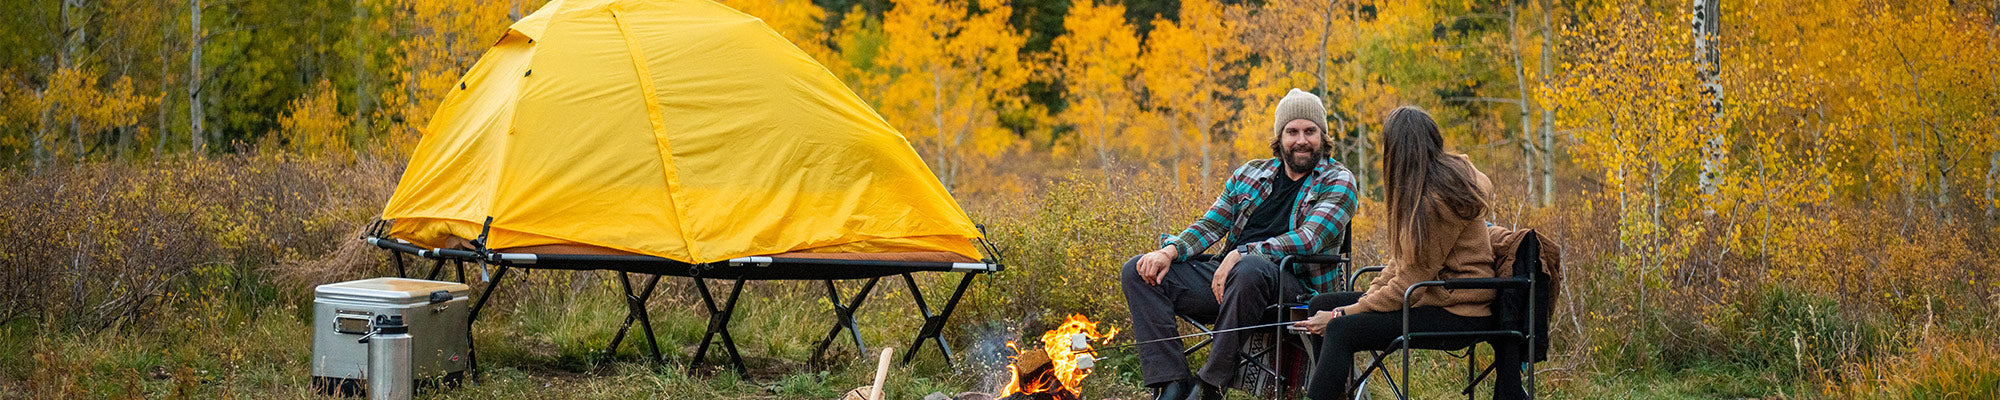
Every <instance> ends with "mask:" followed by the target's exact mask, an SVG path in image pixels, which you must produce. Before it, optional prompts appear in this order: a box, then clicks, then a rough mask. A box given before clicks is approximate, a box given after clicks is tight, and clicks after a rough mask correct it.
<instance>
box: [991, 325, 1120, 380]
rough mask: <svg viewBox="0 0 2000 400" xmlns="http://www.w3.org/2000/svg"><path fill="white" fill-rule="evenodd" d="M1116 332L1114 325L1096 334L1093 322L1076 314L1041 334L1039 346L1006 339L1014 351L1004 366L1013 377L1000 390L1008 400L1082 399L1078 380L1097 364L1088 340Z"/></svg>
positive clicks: (1108, 336) (1105, 337) (1104, 339)
mask: <svg viewBox="0 0 2000 400" xmlns="http://www.w3.org/2000/svg"><path fill="white" fill-rule="evenodd" d="M1116 334H1118V329H1117V328H1109V329H1108V330H1107V331H1105V332H1103V333H1099V332H1098V331H1097V323H1096V322H1091V321H1090V319H1088V318H1084V317H1083V315H1081V314H1077V315H1070V316H1069V319H1068V320H1065V321H1063V324H1062V326H1058V327H1056V329H1054V330H1050V331H1048V332H1047V333H1043V334H1042V348H1040V349H1028V350H1022V349H1021V348H1020V347H1017V346H1015V345H1014V342H1007V347H1008V348H1012V349H1014V354H1015V356H1014V363H1013V364H1009V365H1007V370H1008V372H1010V375H1012V376H1013V377H1012V378H1011V379H1010V380H1009V381H1008V382H1007V388H1006V389H1005V390H1004V391H1002V392H1000V393H1002V394H1003V395H1004V396H1007V397H1006V398H1009V399H1054V400H1078V399H1082V398H1083V390H1082V386H1081V385H1080V383H1081V382H1082V381H1083V378H1084V377H1085V376H1090V370H1091V368H1093V367H1096V365H1097V351H1096V350H1095V349H1093V348H1091V345H1090V342H1091V341H1092V340H1097V341H1108V340H1111V336H1112V335H1116Z"/></svg>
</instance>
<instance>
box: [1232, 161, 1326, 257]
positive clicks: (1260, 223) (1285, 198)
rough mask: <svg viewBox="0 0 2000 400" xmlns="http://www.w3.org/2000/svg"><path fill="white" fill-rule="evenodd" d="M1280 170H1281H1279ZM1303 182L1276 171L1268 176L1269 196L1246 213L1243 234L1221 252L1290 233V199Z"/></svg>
mask: <svg viewBox="0 0 2000 400" xmlns="http://www.w3.org/2000/svg"><path fill="white" fill-rule="evenodd" d="M1279 168H1281V169H1282V168H1284V167H1282V166H1281V167H1279ZM1305 181H1306V180H1305V179H1297V180H1294V179H1292V176H1291V174H1287V173H1285V171H1282V170H1280V171H1278V174H1277V176H1273V177H1271V193H1269V194H1266V195H1264V202H1263V203H1262V204H1258V205H1257V209H1256V210H1254V211H1251V212H1250V219H1249V220H1248V221H1244V224H1245V226H1244V227H1243V234H1242V235H1240V236H1239V237H1237V238H1236V239H1237V241H1236V242H1235V243H1230V244H1229V247H1226V248H1224V251H1225V252H1227V251H1229V250H1235V249H1236V247H1237V246H1241V245H1243V244H1245V243H1256V242H1261V241H1264V240H1265V239H1270V238H1273V237H1277V236H1278V235H1283V234H1285V233H1286V232H1291V231H1292V211H1293V209H1295V208H1296V207H1293V206H1294V205H1296V204H1295V203H1294V202H1293V200H1296V197H1297V196H1298V194H1299V187H1300V186H1304V184H1305Z"/></svg>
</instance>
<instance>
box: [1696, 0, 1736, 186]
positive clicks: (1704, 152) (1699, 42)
mask: <svg viewBox="0 0 2000 400" xmlns="http://www.w3.org/2000/svg"><path fill="white" fill-rule="evenodd" d="M1719 1H1720V0H1694V13H1693V14H1694V19H1693V21H1692V22H1693V24H1694V49H1695V61H1696V62H1695V65H1696V71H1695V72H1696V73H1697V74H1699V75H1700V76H1701V96H1702V98H1703V100H1704V101H1705V102H1706V103H1707V105H1708V111H1709V116H1708V121H1706V122H1704V123H1702V124H1700V125H1699V126H1698V128H1699V129H1697V130H1696V132H1699V133H1700V134H1701V135H1702V136H1703V137H1704V138H1703V143H1702V147H1701V175H1700V177H1699V178H1700V179H1699V181H1700V183H1701V193H1702V195H1704V196H1714V195H1715V193H1716V188H1717V187H1719V186H1721V185H1722V181H1723V178H1722V173H1723V170H1722V164H1723V162H1724V161H1725V160H1726V159H1727V158H1728V149H1729V148H1728V146H1729V142H1728V138H1727V137H1724V136H1723V132H1722V129H1721V127H1719V126H1716V125H1718V123H1719V122H1720V121H1721V120H1722V82H1721V81H1722V66H1721V64H1720V62H1721V53H1720V52H1719V51H1717V49H1716V43H1715V38H1716V37H1717V36H1718V32H1720V28H1721V27H1719V26H1716V25H1717V24H1719V23H1720V21H1721V20H1722V19H1721V17H1720V16H1719V15H1718V11H1717V10H1718V9H1719V8H1720V5H1719V4H1718V2H1719ZM1712 201H1713V198H1710V199H1705V201H1703V202H1702V206H1701V207H1702V213H1704V214H1711V215H1712V214H1714V213H1715V211H1714V208H1713V207H1712V206H1711V205H1710V203H1711V202H1712Z"/></svg>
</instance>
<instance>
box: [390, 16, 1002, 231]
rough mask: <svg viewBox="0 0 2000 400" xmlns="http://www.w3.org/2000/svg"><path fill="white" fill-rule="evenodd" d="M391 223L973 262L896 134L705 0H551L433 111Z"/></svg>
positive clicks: (771, 34) (802, 57)
mask: <svg viewBox="0 0 2000 400" xmlns="http://www.w3.org/2000/svg"><path fill="white" fill-rule="evenodd" d="M382 215H383V218H384V219H390V220H393V221H394V224H393V226H392V230H391V231H390V232H389V233H390V235H391V236H394V237H396V238H400V239H403V240H407V241H409V242H411V243H414V244H416V245H418V246H422V247H428V248H452V247H458V246H459V245H461V244H463V241H464V240H467V239H472V238H476V237H478V236H479V234H480V232H481V229H482V223H483V222H484V221H485V220H486V218H487V217H489V216H490V217H492V225H491V229H492V234H491V237H490V239H489V241H490V242H489V243H487V247H488V248H492V249H532V250H535V252H543V253H573V254H575V253H582V254H632V255H647V256H656V257H662V258H667V259H671V260H675V261H680V262H686V263H691V264H702V263H713V262H719V261H725V260H731V259H736V258H740V257H746V256H764V255H777V254H787V253H790V254H798V253H815V254H827V253H840V254H847V255H853V254H888V255H897V254H900V255H905V257H903V258H900V259H924V260H949V261H971V260H974V259H978V258H980V257H979V254H978V251H977V250H976V249H975V247H974V245H973V243H972V242H971V241H972V240H974V239H978V238H979V237H980V234H979V232H978V230H977V229H976V228H975V227H974V226H973V224H972V222H971V220H970V219H969V218H968V217H966V215H965V212H964V210H962V209H960V208H959V206H958V204H957V203H956V202H955V201H954V200H953V199H952V197H951V194H950V193H948V192H946V191H945V189H944V187H943V186H942V185H940V184H939V183H938V181H937V179H936V178H935V177H934V176H933V175H932V174H931V171H930V169H929V168H928V167H926V166H925V165H924V163H923V160H921V159H919V158H918V157H917V154H916V151H915V150H914V149H912V148H911V146H910V144H909V142H908V141H907V140H905V139H904V138H903V136H902V135H901V134H899V133H897V132H896V130H895V129H894V128H892V127H890V125H889V124H888V123H887V122H886V121H884V120H883V119H882V117H881V116H880V115H878V114H876V113H875V111H874V110H873V109H871V108H870V107H869V106H868V104H867V103H866V102H864V101H863V100H862V99H861V98H860V97H858V96H855V94H854V93H853V92H852V91H849V90H848V89H847V87H846V86H845V85H843V84H842V83H841V82H840V80H839V79H838V78H837V77H835V76H834V75H833V74H832V73H831V72H829V71H827V69H826V68H825V67H824V66H822V65H820V64H819V63H818V62H817V61H815V60H813V58H812V57H811V56H809V55H807V54H806V53H805V52H803V51H801V50H799V48H798V47H797V46H794V45H793V44H791V42H788V41H786V40H785V39H784V38H783V37H781V36H779V34H778V33H777V32H775V31H772V30H771V29H770V28H769V27H767V26H765V24H764V23H763V22H762V21H760V20H758V19H757V18H755V17H752V16H749V15H746V14H743V13H741V12H738V11H736V10H734V9H731V8H729V7H727V6H724V5H721V4H717V3H715V2H712V1H709V0H653V1H639V0H555V1H552V2H550V3H549V4H548V5H546V6H544V7H543V8H542V9H541V10H539V11H536V12H535V13H534V14H531V15H529V16H527V17H526V18H523V19H521V20H520V21H518V22H515V23H514V24H513V26H511V27H510V28H509V29H508V30H507V32H506V33H505V35H503V36H502V37H501V38H500V40H499V42H498V43H496V44H494V45H493V48H492V49H491V50H488V51H487V52H486V55H484V56H483V57H481V58H480V59H479V61H478V63H477V64H474V65H473V66H472V69H471V70H470V71H468V72H467V73H466V74H465V76H464V78H462V80H461V81H460V82H459V84H458V85H457V86H456V87H454V88H452V91H451V93H450V94H449V95H447V96H446V97H445V100H444V102H443V103H442V104H441V105H440V106H439V107H438V110H437V114H436V115H434V116H433V117H432V118H431V121H430V123H429V125H428V128H427V129H426V130H425V131H424V135H423V139H422V140H421V142H420V143H418V145H417V147H416V149H415V151H414V154H413V155H412V158H411V160H410V163H409V166H408V168H407V169H406V170H405V172H404V174H403V177H402V181H401V182H399V183H398V184H397V186H396V192H395V195H394V196H393V197H392V198H391V199H390V201H389V204H388V206H387V207H386V208H385V209H384V210H383V212H382ZM912 257H914V258H912Z"/></svg>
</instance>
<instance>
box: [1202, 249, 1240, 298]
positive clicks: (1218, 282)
mask: <svg viewBox="0 0 2000 400" xmlns="http://www.w3.org/2000/svg"><path fill="white" fill-rule="evenodd" d="M1237 261H1243V253H1241V252H1237V251H1235V250H1230V251H1229V255H1225V256H1222V265H1220V266H1217V267H1216V268H1215V279H1214V280H1210V281H1209V284H1208V287H1209V288H1210V289H1214V290H1215V302H1216V303H1221V302H1222V288H1223V284H1224V283H1228V281H1229V270H1231V269H1236V262H1237Z"/></svg>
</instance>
